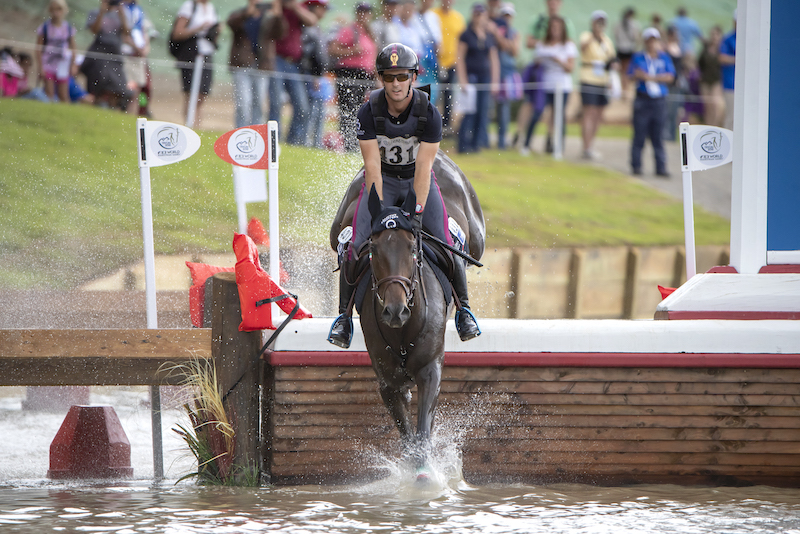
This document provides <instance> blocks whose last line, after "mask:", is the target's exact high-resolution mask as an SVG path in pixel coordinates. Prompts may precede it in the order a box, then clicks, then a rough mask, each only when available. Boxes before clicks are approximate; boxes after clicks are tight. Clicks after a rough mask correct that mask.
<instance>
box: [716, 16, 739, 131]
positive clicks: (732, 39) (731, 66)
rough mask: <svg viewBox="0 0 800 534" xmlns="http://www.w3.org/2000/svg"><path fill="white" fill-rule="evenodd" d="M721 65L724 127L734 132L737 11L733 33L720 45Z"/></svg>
mask: <svg viewBox="0 0 800 534" xmlns="http://www.w3.org/2000/svg"><path fill="white" fill-rule="evenodd" d="M719 63H720V65H722V94H723V95H724V96H725V121H724V123H723V126H724V127H725V128H727V129H728V130H733V79H734V78H735V74H736V11H735V10H734V12H733V31H732V32H731V33H729V34H728V35H726V36H725V37H724V38H723V39H722V43H721V44H720V45H719Z"/></svg>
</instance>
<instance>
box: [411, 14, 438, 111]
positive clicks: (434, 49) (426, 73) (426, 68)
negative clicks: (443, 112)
mask: <svg viewBox="0 0 800 534" xmlns="http://www.w3.org/2000/svg"><path fill="white" fill-rule="evenodd" d="M432 7H433V0H420V2H419V12H418V13H417V26H418V27H419V29H420V35H421V36H422V48H423V54H422V55H421V56H419V63H420V72H419V76H418V77H417V83H419V84H420V85H430V86H431V102H433V103H434V104H435V103H436V100H437V98H438V96H439V95H438V91H439V89H438V83H437V82H438V81H439V59H438V54H439V47H440V46H441V44H442V25H441V23H440V22H439V17H438V16H437V15H436V13H434V12H433V10H432V9H431V8H432Z"/></svg>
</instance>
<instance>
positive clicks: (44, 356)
mask: <svg viewBox="0 0 800 534" xmlns="http://www.w3.org/2000/svg"><path fill="white" fill-rule="evenodd" d="M210 357H211V330H210V329H201V328H193V329H159V330H147V329H102V330H22V329H13V330H0V386H62V385H69V386H81V385H126V386H130V385H167V384H174V383H176V381H177V380H178V379H179V377H177V376H175V375H173V376H170V375H169V373H168V372H167V367H168V366H169V365H170V364H173V363H184V362H187V361H189V360H191V359H192V358H201V359H208V358H210Z"/></svg>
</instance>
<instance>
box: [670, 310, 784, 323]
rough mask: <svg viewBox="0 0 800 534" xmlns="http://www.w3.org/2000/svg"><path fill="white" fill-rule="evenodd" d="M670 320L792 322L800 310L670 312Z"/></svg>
mask: <svg viewBox="0 0 800 534" xmlns="http://www.w3.org/2000/svg"><path fill="white" fill-rule="evenodd" d="M667 316H668V317H669V319H670V320H673V321H674V320H684V321H685V320H690V319H726V320H733V321H760V320H767V319H772V320H792V321H796V320H798V319H800V310H796V311H680V310H673V311H668V312H667Z"/></svg>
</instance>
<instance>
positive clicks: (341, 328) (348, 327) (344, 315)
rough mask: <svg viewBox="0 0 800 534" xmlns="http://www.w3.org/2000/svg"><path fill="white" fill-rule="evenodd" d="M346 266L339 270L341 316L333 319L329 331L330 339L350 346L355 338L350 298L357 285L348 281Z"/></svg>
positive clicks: (339, 344)
mask: <svg viewBox="0 0 800 534" xmlns="http://www.w3.org/2000/svg"><path fill="white" fill-rule="evenodd" d="M344 270H345V268H344V266H342V268H341V269H340V270H339V314H340V315H339V317H337V318H336V319H335V320H334V321H333V325H332V326H331V331H330V333H328V341H330V342H331V343H333V344H334V345H336V346H337V347H342V348H343V349H347V348H350V342H351V341H352V340H353V316H352V310H351V309H350V299H351V298H352V297H353V292H354V291H355V290H356V287H355V286H351V285H350V284H348V283H347V279H346V278H345V275H344Z"/></svg>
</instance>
